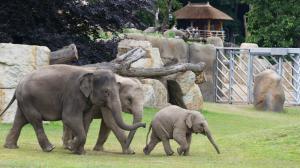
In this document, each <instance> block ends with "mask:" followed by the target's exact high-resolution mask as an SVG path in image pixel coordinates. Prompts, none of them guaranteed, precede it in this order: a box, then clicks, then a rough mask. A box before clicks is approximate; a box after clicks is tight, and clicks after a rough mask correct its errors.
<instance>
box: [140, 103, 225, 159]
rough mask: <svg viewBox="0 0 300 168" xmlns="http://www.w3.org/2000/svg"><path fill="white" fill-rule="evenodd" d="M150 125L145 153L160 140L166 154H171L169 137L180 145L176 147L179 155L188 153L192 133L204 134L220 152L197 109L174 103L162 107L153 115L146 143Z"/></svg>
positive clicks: (148, 152) (147, 153)
mask: <svg viewBox="0 0 300 168" xmlns="http://www.w3.org/2000/svg"><path fill="white" fill-rule="evenodd" d="M151 127H152V128H153V130H152V134H151V140H150V143H149V144H146V147H145V148H144V153H145V154H146V155H149V154H150V152H151V151H152V150H153V149H154V147H155V145H156V144H157V143H158V142H160V141H162V143H163V146H164V149H165V152H166V154H167V155H168V156H170V155H173V154H174V152H173V150H172V149H171V146H170V142H169V139H174V140H175V141H176V142H177V143H178V144H179V145H180V147H179V148H177V152H178V154H179V155H182V154H183V155H188V154H189V148H190V143H191V139H192V133H196V134H197V133H200V134H203V135H206V136H207V138H208V139H209V141H210V142H211V143H212V145H213V146H214V147H215V149H216V151H217V152H218V153H219V154H220V151H219V148H218V146H217V145H216V143H215V142H214V140H213V138H212V136H211V133H210V131H209V129H208V124H207V121H206V120H205V119H204V116H203V115H202V114H201V113H200V112H198V111H191V110H186V109H183V108H181V107H178V106H174V105H172V106H168V107H165V108H163V109H162V110H160V111H159V112H158V113H157V114H156V115H155V116H154V119H153V120H152V122H151V125H150V127H149V131H148V133H147V140H146V143H148V136H149V133H150V130H151Z"/></svg>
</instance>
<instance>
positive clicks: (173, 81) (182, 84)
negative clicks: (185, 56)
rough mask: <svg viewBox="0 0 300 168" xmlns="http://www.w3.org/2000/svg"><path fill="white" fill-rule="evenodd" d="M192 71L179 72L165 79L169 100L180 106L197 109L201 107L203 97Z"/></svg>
mask: <svg viewBox="0 0 300 168" xmlns="http://www.w3.org/2000/svg"><path fill="white" fill-rule="evenodd" d="M195 80H196V75H195V74H194V73H193V72H192V71H186V72H180V73H177V74H176V75H174V76H173V77H172V78H170V79H169V80H168V81H167V86H168V92H169V102H170V103H171V104H175V105H178V106H180V107H182V108H186V109H190V110H199V109H202V108H203V98H202V94H201V91H200V89H199V87H198V85H197V84H195Z"/></svg>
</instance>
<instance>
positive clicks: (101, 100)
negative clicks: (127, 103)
mask: <svg viewBox="0 0 300 168" xmlns="http://www.w3.org/2000/svg"><path fill="white" fill-rule="evenodd" d="M15 99H17V102H18V109H17V112H16V116H15V119H14V123H13V126H12V128H11V130H10V132H9V134H8V135H7V137H6V142H5V144H4V147H5V148H10V149H12V148H18V146H17V141H18V139H19V135H20V132H21V129H22V127H23V126H24V125H26V124H27V123H30V124H31V125H32V126H33V128H34V130H35V133H36V135H37V139H38V142H39V144H40V146H41V148H42V149H43V151H45V152H50V151H52V150H53V149H54V146H53V145H52V144H51V143H50V142H49V140H48V138H47V136H46V134H45V132H44V128H43V124H42V121H43V120H44V121H57V120H62V121H63V123H64V125H66V126H68V127H69V128H70V129H71V130H72V132H73V133H74V136H75V138H74V141H72V143H71V146H72V149H73V153H75V154H83V153H84V144H85V142H86V133H87V130H88V122H87V121H89V120H90V119H91V118H92V113H91V107H93V106H98V107H99V108H100V107H102V108H106V109H109V110H110V112H111V115H112V116H113V118H114V120H115V121H116V123H117V125H118V126H120V127H121V128H123V129H126V130H135V129H137V128H138V127H141V126H145V124H143V123H137V124H134V125H127V124H125V123H124V121H123V119H122V116H121V103H120V98H119V92H118V87H117V82H116V79H115V76H114V74H113V73H112V72H111V71H109V70H97V71H89V70H86V69H84V68H82V67H76V66H70V65H51V66H47V67H44V68H41V69H39V70H35V71H34V72H32V73H30V74H29V75H27V76H26V77H24V78H23V79H22V80H21V81H20V82H19V84H18V86H17V88H16V92H15V94H14V97H13V99H12V100H11V102H10V103H9V105H8V106H7V108H6V109H5V110H4V112H5V111H6V110H7V109H8V108H9V106H10V105H11V104H12V103H13V102H14V100H15ZM4 112H3V113H4ZM3 113H2V114H3Z"/></svg>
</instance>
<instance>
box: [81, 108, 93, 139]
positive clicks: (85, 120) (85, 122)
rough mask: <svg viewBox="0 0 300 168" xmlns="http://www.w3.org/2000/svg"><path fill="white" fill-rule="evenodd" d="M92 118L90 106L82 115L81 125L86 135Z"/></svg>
mask: <svg viewBox="0 0 300 168" xmlns="http://www.w3.org/2000/svg"><path fill="white" fill-rule="evenodd" d="M92 120H93V110H92V108H91V109H90V110H88V111H87V112H86V113H85V114H84V116H83V126H84V130H85V133H86V136H87V134H88V131H89V128H90V125H91V122H92Z"/></svg>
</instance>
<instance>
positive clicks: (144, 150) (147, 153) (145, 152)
mask: <svg viewBox="0 0 300 168" xmlns="http://www.w3.org/2000/svg"><path fill="white" fill-rule="evenodd" d="M143 152H144V154H145V155H149V154H150V152H149V150H148V146H146V147H145V148H144V149H143Z"/></svg>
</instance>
